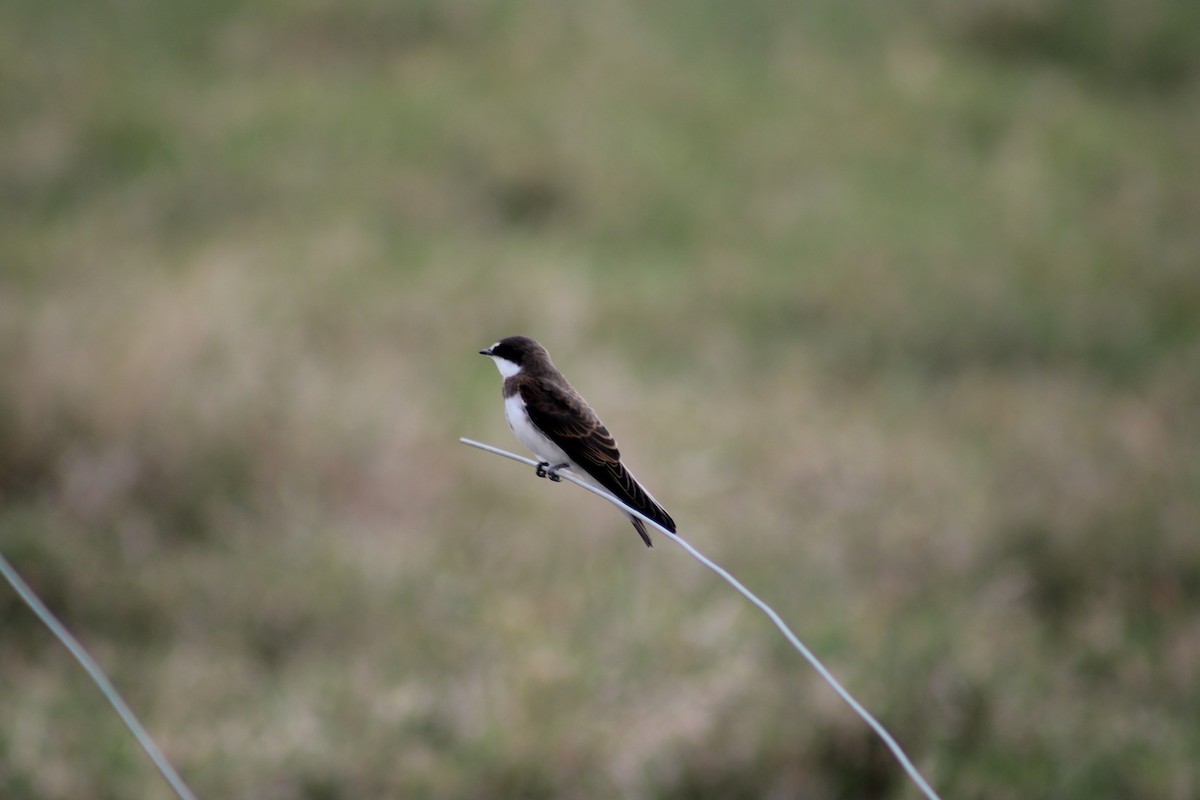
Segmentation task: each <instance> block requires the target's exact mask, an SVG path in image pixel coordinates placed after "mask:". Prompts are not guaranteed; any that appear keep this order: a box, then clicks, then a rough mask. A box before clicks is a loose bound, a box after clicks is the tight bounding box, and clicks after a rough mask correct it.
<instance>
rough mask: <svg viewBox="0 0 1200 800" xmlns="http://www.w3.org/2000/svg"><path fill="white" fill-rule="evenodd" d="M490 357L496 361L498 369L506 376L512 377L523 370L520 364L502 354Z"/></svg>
mask: <svg viewBox="0 0 1200 800" xmlns="http://www.w3.org/2000/svg"><path fill="white" fill-rule="evenodd" d="M489 358H491V359H492V361H493V362H495V364H496V369H498V370H500V374H501V375H503V376H504V377H505V378H511V377H512V376H513V375H516V374H517V373H518V372H520V371H521V365H520V364H515V363H513V362H512V361H509V360H508V359H507V358H501V357H500V356H489Z"/></svg>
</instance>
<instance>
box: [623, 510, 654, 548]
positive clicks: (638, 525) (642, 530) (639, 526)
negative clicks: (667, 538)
mask: <svg viewBox="0 0 1200 800" xmlns="http://www.w3.org/2000/svg"><path fill="white" fill-rule="evenodd" d="M629 520H630V521H631V522H632V523H633V528H634V530H636V531H637V532H638V536H641V537H642V541H643V542H645V543H646V547H654V543H653V542H651V541H650V534H648V533H646V523H644V522H642V521H641V520H640V519H638V518H637V517H630V518H629Z"/></svg>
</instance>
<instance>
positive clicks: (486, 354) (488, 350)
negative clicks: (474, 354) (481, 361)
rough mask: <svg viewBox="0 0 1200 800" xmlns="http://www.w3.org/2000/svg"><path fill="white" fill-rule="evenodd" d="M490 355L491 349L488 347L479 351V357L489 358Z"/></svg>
mask: <svg viewBox="0 0 1200 800" xmlns="http://www.w3.org/2000/svg"><path fill="white" fill-rule="evenodd" d="M491 354H492V348H490V347H489V348H488V349H486V350H480V351H479V355H481V356H490V355H491Z"/></svg>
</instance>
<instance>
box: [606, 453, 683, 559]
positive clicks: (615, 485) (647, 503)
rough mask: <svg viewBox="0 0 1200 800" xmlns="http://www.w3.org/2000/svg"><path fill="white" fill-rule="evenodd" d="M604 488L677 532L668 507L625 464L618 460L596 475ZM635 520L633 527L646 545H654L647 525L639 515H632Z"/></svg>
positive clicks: (668, 528)
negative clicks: (657, 499) (608, 468)
mask: <svg viewBox="0 0 1200 800" xmlns="http://www.w3.org/2000/svg"><path fill="white" fill-rule="evenodd" d="M596 477H597V479H598V480H599V481H600V483H601V484H603V485H604V488H606V489H608V490H609V491H610V492H612V493H613V494H615V495H616V496H617V497H618V498H620V500H621V501H622V502H625V503H627V504H628V505H629V507H630V508H633V509H636V510H637V511H640V512H642V513H643V514H645V515H646V516H647V517H649V518H650V519H652V520H654V521H655V522H656V523H658V524H659V525H662V526H663V527H664V528H666V529H667V530H669V531H670V532H671V533H674V532H675V520H673V519H671V515H670V514H668V513H667V511H666V509H664V508H663V507H662V506H660V505H659V504H658V503H656V502H655V501H654V500H653V498H651V497H650V495H649V493H648V492H647V491H646V490H645V489H643V488H642V485H641V484H640V483H638V482H637V479H636V478H634V477H633V474H632V473H631V472H630V471H629V470H627V469H625V465H624V464H622V463H620V462H617V463H616V464H615V465H614V466H613V468H611V469H610V471H608V472H602V473H601V474H600V475H598V476H596ZM630 520H632V522H633V527H634V528H636V529H637V532H638V535H639V536H641V537H642V541H643V542H645V543H646V547H653V546H654V545H652V544H651V543H650V535H649V534H648V533H647V532H646V525H645V523H643V522H642V521H641V520H640V519H638V518H637V517H630Z"/></svg>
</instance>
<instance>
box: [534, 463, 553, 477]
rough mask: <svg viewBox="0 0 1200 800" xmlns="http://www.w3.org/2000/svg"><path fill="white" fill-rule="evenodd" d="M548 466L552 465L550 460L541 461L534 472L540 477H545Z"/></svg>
mask: <svg viewBox="0 0 1200 800" xmlns="http://www.w3.org/2000/svg"><path fill="white" fill-rule="evenodd" d="M548 466H550V462H549V461H539V462H538V463H537V468H536V469H534V473H536V474H537V476H538V477H539V478H544V477H546V467H548Z"/></svg>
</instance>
